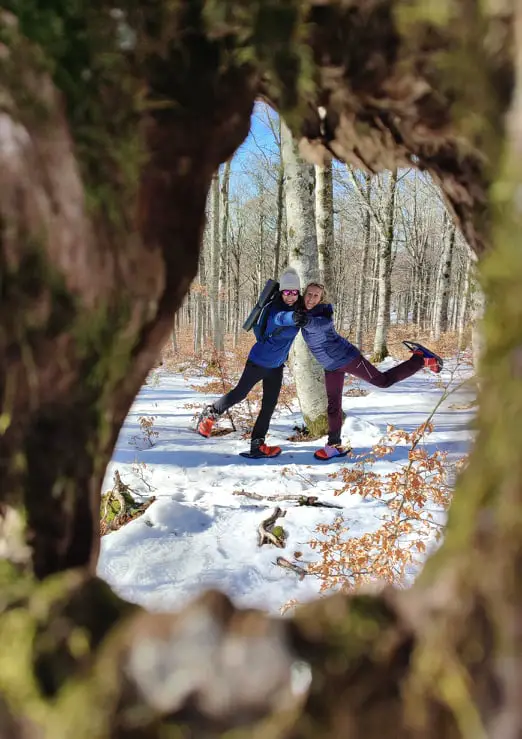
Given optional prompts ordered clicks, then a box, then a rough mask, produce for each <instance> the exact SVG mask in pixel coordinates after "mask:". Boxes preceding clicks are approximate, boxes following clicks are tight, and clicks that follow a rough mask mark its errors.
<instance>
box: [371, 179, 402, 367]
mask: <svg viewBox="0 0 522 739" xmlns="http://www.w3.org/2000/svg"><path fill="white" fill-rule="evenodd" d="M396 192H397V170H396V169H395V170H394V171H393V172H392V173H391V175H390V183H389V195H388V202H387V204H386V215H385V223H384V231H385V232H384V238H383V237H381V243H380V249H379V282H378V286H379V292H378V304H377V325H376V327H375V339H374V342H373V359H374V361H375V362H382V360H383V359H385V358H386V357H387V356H388V347H387V345H386V342H387V335H388V328H389V326H390V297H391V253H392V246H393V238H394V224H395V196H396Z"/></svg>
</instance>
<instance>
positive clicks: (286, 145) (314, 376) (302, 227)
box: [281, 122, 327, 436]
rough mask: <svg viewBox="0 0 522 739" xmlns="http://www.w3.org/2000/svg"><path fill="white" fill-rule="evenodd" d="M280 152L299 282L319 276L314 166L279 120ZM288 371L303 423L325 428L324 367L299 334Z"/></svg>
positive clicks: (315, 433)
mask: <svg viewBox="0 0 522 739" xmlns="http://www.w3.org/2000/svg"><path fill="white" fill-rule="evenodd" d="M281 144H282V145H281V152H282V156H283V162H284V168H285V199H286V219H287V234H288V247H289V264H290V265H291V266H292V267H295V269H296V271H297V273H298V275H299V277H300V280H301V283H302V285H303V286H304V285H306V283H307V282H309V281H311V280H318V279H319V258H318V252H317V236H316V231H315V219H314V201H313V197H314V167H313V165H312V164H306V163H305V162H304V161H303V160H302V159H301V157H300V156H299V154H298V151H297V142H296V141H295V139H294V138H293V136H292V134H291V132H290V130H289V129H288V127H287V126H286V124H285V123H284V122H281ZM292 371H293V374H294V378H295V383H296V390H297V397H298V400H299V405H300V407H301V412H302V414H303V418H304V421H305V424H306V426H307V427H308V429H309V430H310V433H311V434H312V435H313V436H321V435H322V434H324V433H326V430H327V416H326V389H325V385H324V371H323V369H322V367H321V366H320V365H319V364H318V363H317V361H316V360H315V359H314V357H312V355H311V353H310V351H309V350H308V347H307V346H306V344H305V342H304V340H303V338H302V336H301V334H300V333H299V335H298V336H297V338H296V340H295V341H294V344H293V347H292Z"/></svg>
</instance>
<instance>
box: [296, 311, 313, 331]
mask: <svg viewBox="0 0 522 739" xmlns="http://www.w3.org/2000/svg"><path fill="white" fill-rule="evenodd" d="M292 318H293V319H294V323H295V325H296V326H297V327H298V328H303V326H306V324H307V323H308V320H309V319H308V316H307V315H306V313H305V311H304V310H295V311H294V312H293V314H292Z"/></svg>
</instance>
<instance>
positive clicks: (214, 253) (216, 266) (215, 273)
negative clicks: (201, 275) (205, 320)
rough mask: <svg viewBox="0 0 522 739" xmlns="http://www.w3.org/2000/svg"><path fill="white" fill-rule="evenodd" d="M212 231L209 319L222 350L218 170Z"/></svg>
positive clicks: (215, 344)
mask: <svg viewBox="0 0 522 739" xmlns="http://www.w3.org/2000/svg"><path fill="white" fill-rule="evenodd" d="M211 197H212V221H211V223H212V232H211V242H210V285H209V296H210V320H211V324H212V341H213V344H214V348H215V349H216V350H217V351H218V352H221V351H223V348H224V347H223V322H222V320H221V314H220V310H219V305H220V299H219V282H220V280H219V277H220V264H221V238H222V234H221V220H220V211H221V209H220V207H219V205H220V188H219V170H218V171H217V172H215V173H214V176H213V178H212V189H211Z"/></svg>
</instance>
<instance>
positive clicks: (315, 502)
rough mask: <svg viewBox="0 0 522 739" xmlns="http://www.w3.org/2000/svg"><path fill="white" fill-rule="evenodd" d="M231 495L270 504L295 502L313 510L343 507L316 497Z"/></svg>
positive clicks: (245, 492) (239, 492) (237, 491)
mask: <svg viewBox="0 0 522 739" xmlns="http://www.w3.org/2000/svg"><path fill="white" fill-rule="evenodd" d="M233 495H244V496H245V498H252V499H253V500H269V501H271V502H275V501H279V500H285V501H286V500H288V501H290V500H295V501H297V503H298V504H299V505H300V506H313V507H315V508H319V507H320V508H340V509H342V507H343V506H341V505H336V504H335V503H328V502H326V501H322V500H319V498H318V497H317V495H284V494H283V495H259V493H250V492H248V491H247V490H234V492H233Z"/></svg>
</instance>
